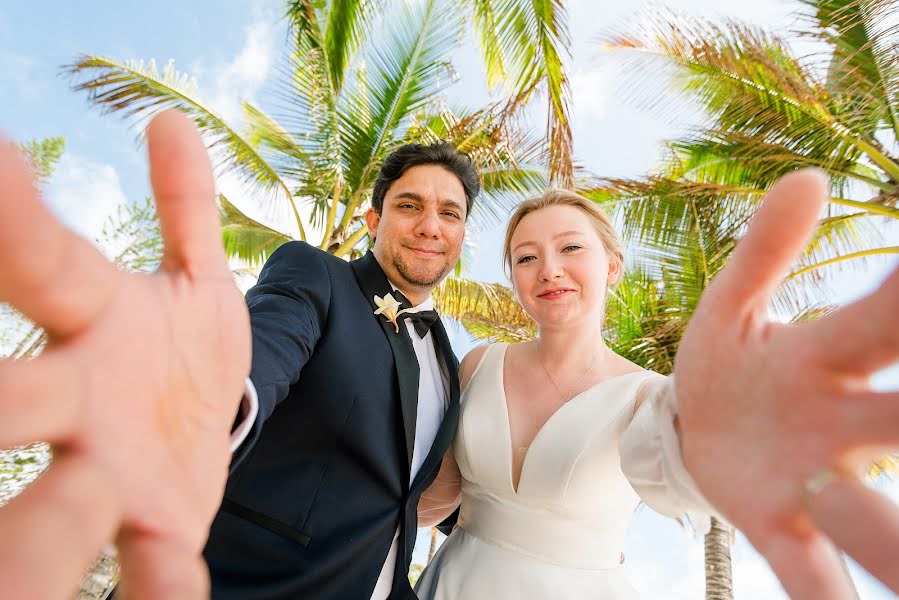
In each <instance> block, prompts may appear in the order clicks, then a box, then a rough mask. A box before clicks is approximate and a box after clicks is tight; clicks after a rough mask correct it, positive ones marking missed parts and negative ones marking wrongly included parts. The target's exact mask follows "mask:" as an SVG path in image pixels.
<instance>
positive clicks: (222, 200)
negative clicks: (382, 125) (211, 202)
mask: <svg viewBox="0 0 899 600" xmlns="http://www.w3.org/2000/svg"><path fill="white" fill-rule="evenodd" d="M218 200H219V215H220V217H221V221H222V242H223V244H224V246H225V253H226V254H227V255H228V257H229V258H239V259H241V260H243V261H245V262H246V263H247V264H249V265H250V266H251V267H254V266H258V265H260V264H262V263H264V262H265V260H266V259H267V258H268V257H269V256H271V254H272V252H274V251H275V250H277V249H278V247H280V246H281V245H282V244H285V243H287V242H289V241H292V238H291V237H290V236H288V235H285V234H283V233H281V232H280V231H276V230H274V229H272V228H271V227H267V226H265V225H263V224H262V223H259V222H258V221H254V220H253V219H251V218H250V217H248V216H246V215H245V214H243V213H242V212H241V211H240V210H239V209H238V208H237V207H236V206H234V205H233V204H231V202H229V201H228V199H227V198H226V197H225V196H224V195H222V194H219V197H218Z"/></svg>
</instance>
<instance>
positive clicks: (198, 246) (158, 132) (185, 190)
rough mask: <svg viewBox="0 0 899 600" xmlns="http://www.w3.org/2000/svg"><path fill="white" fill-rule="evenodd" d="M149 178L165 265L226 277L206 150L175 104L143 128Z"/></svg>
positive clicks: (228, 274)
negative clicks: (148, 158)
mask: <svg viewBox="0 0 899 600" xmlns="http://www.w3.org/2000/svg"><path fill="white" fill-rule="evenodd" d="M147 145H148V149H149V155H150V179H151V182H152V184H153V193H154V195H155V197H156V210H157V213H158V214H159V222H160V227H161V229H162V237H163V239H164V240H165V252H164V259H163V265H164V267H165V268H169V269H185V270H187V271H188V272H189V273H191V274H193V275H196V274H199V273H201V272H203V273H207V274H209V273H214V274H217V275H221V274H225V275H227V276H229V277H230V272H229V271H228V268H227V262H226V259H225V252H224V249H223V247H222V237H221V231H220V229H219V217H218V209H217V208H216V205H215V185H214V183H213V178H212V168H211V166H210V164H209V156H208V154H207V153H206V148H205V147H204V145H203V140H202V139H201V138H200V134H199V132H198V131H197V129H196V127H194V125H193V123H191V122H190V120H189V119H188V118H187V117H186V116H184V115H183V114H181V113H180V112H178V111H175V110H169V111H165V112H163V113H161V114H160V115H158V116H157V117H155V118H154V119H153V121H152V122H151V123H150V126H149V128H148V129H147Z"/></svg>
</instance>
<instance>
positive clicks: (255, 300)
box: [231, 242, 331, 470]
mask: <svg viewBox="0 0 899 600" xmlns="http://www.w3.org/2000/svg"><path fill="white" fill-rule="evenodd" d="M330 300H331V283H330V277H329V275H328V270H327V267H326V266H325V263H324V260H323V258H322V256H321V254H320V253H319V252H318V251H316V250H315V249H314V248H312V247H311V246H309V245H308V244H305V243H303V242H289V243H287V244H284V245H283V246H281V247H280V248H278V249H277V250H276V251H275V252H274V253H272V255H271V257H270V258H269V259H268V261H266V263H265V266H264V267H263V268H262V272H261V273H260V275H259V280H258V282H257V283H256V285H255V286H253V287H252V288H251V289H250V290H249V291H248V292H247V294H246V301H247V307H248V308H249V312H250V326H251V330H252V335H253V363H252V368H251V371H250V381H251V382H252V387H253V388H255V391H256V394H257V397H258V413H257V414H256V416H255V418H254V419H253V420H252V423H251V424H249V425H247V424H245V423H239V424H238V425H237V429H240V428H242V427H244V428H246V437H245V438H244V440H243V442H242V443H241V444H240V445H239V447H238V448H237V449H235V451H234V456H233V459H232V462H231V469H232V470H233V469H234V468H235V467H236V466H237V465H238V464H240V462H241V461H242V460H243V459H244V458H245V457H246V456H247V454H248V453H249V451H250V450H251V449H252V448H253V446H254V444H255V443H256V440H258V439H259V435H260V433H261V432H262V426H263V425H264V424H265V421H266V420H267V419H268V418H269V417H270V416H271V415H272V413H273V412H274V410H275V407H276V406H277V405H278V404H279V403H280V402H281V401H282V400H284V399H285V398H286V397H287V394H288V392H289V390H290V386H292V385H293V384H295V383H296V382H297V381H298V380H299V378H300V373H301V371H302V369H303V366H304V365H305V364H306V363H307V362H308V361H309V358H310V357H311V355H312V353H313V352H314V350H315V345H316V343H317V342H318V340H319V337H320V336H321V331H322V328H323V325H324V323H325V321H326V320H327V317H328V305H329V304H330ZM248 387H249V386H248ZM248 391H249V390H248ZM246 400H247V399H246V398H245V404H248V403H247V402H246ZM235 433H237V430H235Z"/></svg>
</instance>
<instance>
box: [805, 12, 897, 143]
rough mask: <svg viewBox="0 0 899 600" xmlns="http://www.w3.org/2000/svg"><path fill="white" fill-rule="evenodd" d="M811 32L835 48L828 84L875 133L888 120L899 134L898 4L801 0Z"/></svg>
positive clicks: (849, 111)
mask: <svg viewBox="0 0 899 600" xmlns="http://www.w3.org/2000/svg"><path fill="white" fill-rule="evenodd" d="M801 2H802V3H803V4H804V5H805V6H806V11H805V12H804V15H803V17H804V18H803V23H804V24H805V25H806V27H807V28H808V29H807V30H806V31H805V32H804V33H805V34H806V35H809V36H812V37H815V38H817V39H820V40H823V41H824V42H826V43H827V45H828V46H829V49H830V52H828V55H827V56H826V57H825V60H828V61H829V63H830V64H829V68H828V74H827V89H828V91H829V92H830V93H831V95H833V96H834V97H835V98H836V99H837V101H838V102H839V104H840V105H841V106H842V107H843V112H844V113H847V114H849V115H851V116H852V117H854V118H856V119H858V120H859V122H860V125H861V126H862V127H866V128H867V129H868V130H869V134H870V135H873V134H874V133H875V131H876V130H877V128H878V125H879V124H880V123H881V122H883V123H885V124H887V126H888V127H890V128H891V129H892V131H893V134H894V139H896V140H899V20H897V19H896V17H897V15H899V9H897V5H896V3H895V2H892V1H889V0H801Z"/></svg>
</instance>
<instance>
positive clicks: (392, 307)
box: [375, 294, 409, 333]
mask: <svg viewBox="0 0 899 600" xmlns="http://www.w3.org/2000/svg"><path fill="white" fill-rule="evenodd" d="M375 304H376V305H377V307H378V310H376V311H375V314H376V315H383V316H384V318H386V319H387V320H388V321H389V322H390V323H393V330H394V333H399V332H400V324H399V323H398V322H397V320H396V319H397V317H399V316H400V315H401V314H403V313H404V312H409V309H408V308H404V309H403V310H397V309H398V308H399V307H400V304H401V302H400V301H399V300H397V299H396V298H394V297H393V294H384V297H383V298H382V297H380V296H375Z"/></svg>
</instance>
